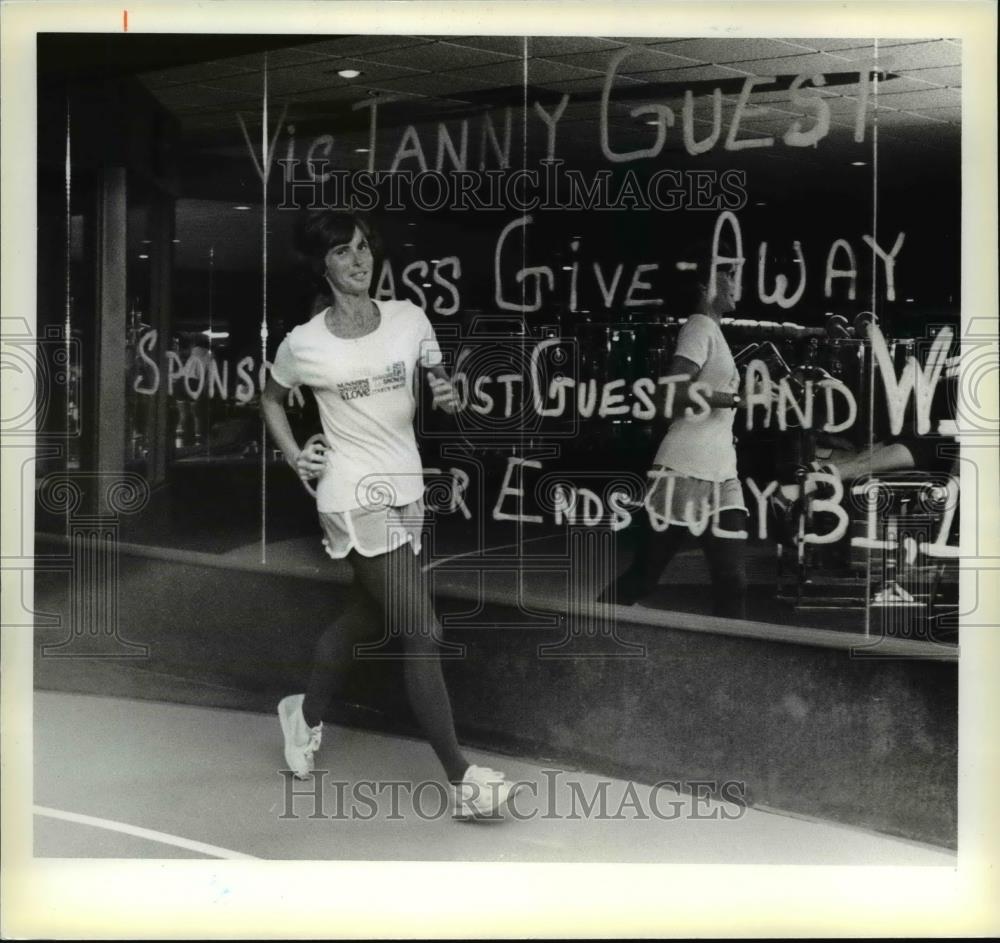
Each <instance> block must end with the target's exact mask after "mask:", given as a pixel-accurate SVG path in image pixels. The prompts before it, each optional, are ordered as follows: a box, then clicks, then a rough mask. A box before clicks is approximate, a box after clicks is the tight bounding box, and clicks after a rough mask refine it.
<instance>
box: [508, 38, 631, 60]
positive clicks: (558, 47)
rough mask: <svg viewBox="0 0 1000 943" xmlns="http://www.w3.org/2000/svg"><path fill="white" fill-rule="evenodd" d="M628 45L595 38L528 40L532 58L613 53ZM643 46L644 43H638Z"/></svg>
mask: <svg viewBox="0 0 1000 943" xmlns="http://www.w3.org/2000/svg"><path fill="white" fill-rule="evenodd" d="M624 45H627V43H625V42H623V41H622V40H620V39H604V38H601V37H595V36H532V37H530V38H529V40H528V55H530V56H542V57H550V58H551V57H553V56H567V55H572V54H574V53H582V52H599V51H600V50H605V49H610V50H612V51H614V50H617V49H620V48H621V47H622V46H624ZM637 45H640V46H641V45H642V43H637Z"/></svg>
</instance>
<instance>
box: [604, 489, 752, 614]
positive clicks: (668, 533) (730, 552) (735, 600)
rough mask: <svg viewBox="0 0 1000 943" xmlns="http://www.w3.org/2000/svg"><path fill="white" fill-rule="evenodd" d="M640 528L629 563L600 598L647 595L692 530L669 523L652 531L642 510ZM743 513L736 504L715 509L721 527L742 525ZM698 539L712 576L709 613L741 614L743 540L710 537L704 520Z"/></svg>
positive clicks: (627, 599) (627, 600)
mask: <svg viewBox="0 0 1000 943" xmlns="http://www.w3.org/2000/svg"><path fill="white" fill-rule="evenodd" d="M634 526H635V527H637V528H639V540H638V543H637V544H636V548H635V555H634V557H633V559H632V564H631V565H630V566H629V568H628V569H627V570H625V572H624V573H622V575H621V576H619V577H618V579H617V580H615V582H614V583H613V584H612V586H609V587H608V588H607V589H606V590H605V591H604V593H603V594H602V595H601V599H600V601H601V602H611V601H612V589H613V591H614V601H615V602H617V603H618V604H619V605H623V606H631V605H632V604H633V603H635V602H638V601H639V600H640V599H643V598H645V597H646V596H648V595H649V594H650V593H651V592H652V591H653V590H654V589H655V588H656V586H657V584H658V583H659V581H660V576H661V575H662V573H663V571H664V569H666V566H667V564H668V563H670V561H671V560H672V559H673V558H674V555H675V554H676V553H677V551H678V550H681V549H682V548H683V547H684V545H685V544H686V543H688V541H689V540H690V539H692V534H691V531H690V530H689V529H688V528H687V527H684V526H678V525H675V524H672V525H671V526H669V527H668V528H667V529H666V530H663V531H659V532H658V531H655V530H654V529H653V526H652V524H650V522H649V515H648V514H646V513H645V512H644V511H643V512H640V513H639V514H638V515H637V520H636V523H635V525H634ZM746 527H747V515H746V512H745V511H741V510H738V509H736V508H729V509H728V510H725V511H721V512H720V513H719V528H720V529H722V530H726V531H739V530H746ZM697 540H698V542H699V543H700V544H701V548H702V551H703V552H704V554H705V559H706V561H707V562H708V570H709V573H710V575H711V578H712V614H713V615H716V616H725V617H727V618H730V619H745V618H746V571H745V567H744V561H743V544H744V543H745V542H746V541H744V540H736V539H734V538H726V537H715V536H713V534H712V526H711V524H709V526H708V527H706V528H705V531H704V533H703V534H701V536H700V537H698V538H697Z"/></svg>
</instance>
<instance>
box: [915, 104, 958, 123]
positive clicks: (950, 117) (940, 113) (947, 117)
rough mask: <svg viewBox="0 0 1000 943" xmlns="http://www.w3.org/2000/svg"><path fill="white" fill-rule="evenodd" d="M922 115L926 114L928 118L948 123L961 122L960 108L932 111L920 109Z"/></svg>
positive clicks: (934, 109) (935, 109)
mask: <svg viewBox="0 0 1000 943" xmlns="http://www.w3.org/2000/svg"><path fill="white" fill-rule="evenodd" d="M921 111H922V113H924V114H926V115H927V116H928V117H930V118H939V119H941V120H944V121H950V122H953V123H954V122H961V120H962V109H961V108H955V107H951V108H933V109H922V110H921Z"/></svg>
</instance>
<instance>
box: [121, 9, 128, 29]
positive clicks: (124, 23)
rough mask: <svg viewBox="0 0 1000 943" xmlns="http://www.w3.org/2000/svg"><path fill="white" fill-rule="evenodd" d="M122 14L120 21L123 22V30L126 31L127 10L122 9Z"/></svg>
mask: <svg viewBox="0 0 1000 943" xmlns="http://www.w3.org/2000/svg"><path fill="white" fill-rule="evenodd" d="M122 14H123V16H122V22H123V25H124V27H125V32H126V33H127V32H128V10H123V11H122Z"/></svg>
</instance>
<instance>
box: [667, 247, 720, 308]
mask: <svg viewBox="0 0 1000 943" xmlns="http://www.w3.org/2000/svg"><path fill="white" fill-rule="evenodd" d="M718 251H719V255H720V256H725V257H729V258H732V257H733V256H735V254H736V249H735V246H734V245H733V244H732V243H731V242H730V241H729V240H727V239H721V240H719V250H718ZM670 268H671V271H670V273H669V275H668V277H667V280H666V281H667V287H668V294H667V299H668V312H669V313H670V314H671V315H673V316H674V317H681V318H684V317H687V316H688V315H689V314H693V313H694V312H695V311H697V310H698V305H699V303H700V302H701V296H702V292H703V291H704V290H705V288H706V286H707V285H708V278H709V273H710V272H711V270H712V242H711V240H708V239H701V240H698V241H697V242H693V243H689V244H688V245H686V246H684V247H682V248H681V249H680V251H679V252H678V253H677V258H676V259H675V261H674V262H673V263H671V266H670Z"/></svg>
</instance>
